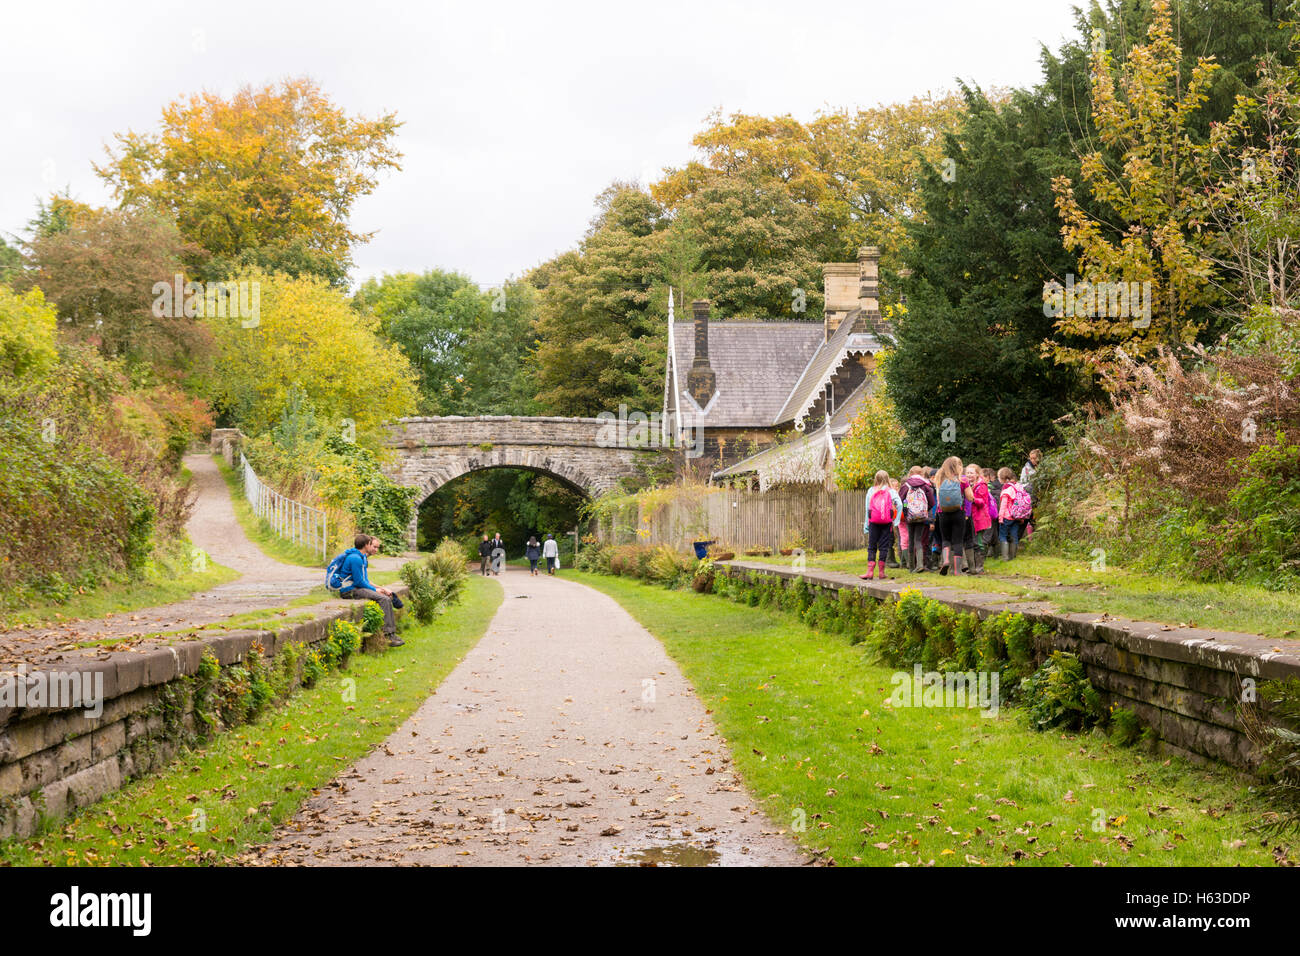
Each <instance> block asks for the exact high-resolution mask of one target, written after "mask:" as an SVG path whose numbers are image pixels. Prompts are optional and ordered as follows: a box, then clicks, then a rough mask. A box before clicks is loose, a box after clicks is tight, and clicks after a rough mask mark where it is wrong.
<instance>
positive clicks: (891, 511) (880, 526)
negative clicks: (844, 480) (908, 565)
mask: <svg viewBox="0 0 1300 956" xmlns="http://www.w3.org/2000/svg"><path fill="white" fill-rule="evenodd" d="M897 501H898V492H896V491H894V489H893V488H891V487H890V486H889V472H887V471H878V472H876V480H875V481H874V482H873V483H872V485H871V488H870V490H869V491H868V492H867V518H866V521H864V522H863V523H862V533H863V534H865V535H866V536H867V563H868V565H869V568H870V570H869V571H868V573H866V574H859V575H858V577H860V578H862V580H864V581H870V580H871V579H872V578H874V577H875V576H876V572H877V571H879V572H880V580H882V581H884V580H887V576H886V575H885V562H886V561H887V560H889V550H890V548H891V547H893V543H894V522H895V520H896V519H897V518H898V514H899V510H900V506H899V505H898V504H896V502H897Z"/></svg>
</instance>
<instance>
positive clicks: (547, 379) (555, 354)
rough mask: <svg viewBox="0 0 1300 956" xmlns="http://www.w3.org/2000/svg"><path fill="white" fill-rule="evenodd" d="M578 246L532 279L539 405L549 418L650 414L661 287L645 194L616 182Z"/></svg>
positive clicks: (661, 354) (658, 395)
mask: <svg viewBox="0 0 1300 956" xmlns="http://www.w3.org/2000/svg"><path fill="white" fill-rule="evenodd" d="M597 206H598V210H599V212H598V214H597V215H596V217H595V218H594V219H593V220H592V224H591V227H590V228H589V229H588V231H587V235H586V236H585V237H584V238H583V240H582V242H581V243H580V245H579V247H578V248H577V249H576V250H573V251H571V252H567V253H564V254H563V255H561V256H559V257H557V259H555V260H553V261H552V262H551V263H549V264H546V265H544V266H543V267H541V268H540V269H538V270H535V272H534V273H532V274H531V275H530V277H529V278H530V280H531V281H533V282H534V283H535V284H538V285H539V286H540V293H541V305H540V310H539V315H538V319H537V323H536V331H537V338H538V340H539V344H538V346H537V351H536V352H535V353H534V355H533V358H532V360H531V364H532V366H533V368H534V369H535V374H536V383H537V388H538V392H537V396H536V398H537V402H538V403H539V406H540V407H541V409H543V410H544V411H546V412H548V413H550V414H555V415H583V416H587V415H596V414H598V413H599V412H602V411H607V410H617V408H618V406H619V404H620V403H621V402H626V403H627V404H628V405H629V406H630V407H631V408H633V409H640V410H643V411H644V410H653V409H657V408H658V407H659V404H660V402H661V400H662V391H661V389H662V382H663V367H664V360H665V357H666V356H665V349H666V345H667V335H666V331H665V329H664V316H663V315H662V314H661V313H657V312H656V311H655V310H654V309H653V307H652V293H653V291H654V289H655V288H656V286H658V285H660V284H662V278H661V277H662V271H661V262H660V259H659V255H658V249H657V242H656V240H657V234H658V232H659V230H660V229H661V228H662V226H661V220H662V217H663V210H662V208H661V207H660V206H659V204H658V203H656V202H655V201H654V200H653V199H652V198H651V197H650V196H649V195H648V194H647V193H645V192H644V191H642V190H641V189H639V188H637V187H635V186H632V185H628V184H626V183H615V184H614V185H612V186H610V187H609V188H608V189H606V190H605V192H604V193H602V194H601V196H600V197H599V199H598V200H597Z"/></svg>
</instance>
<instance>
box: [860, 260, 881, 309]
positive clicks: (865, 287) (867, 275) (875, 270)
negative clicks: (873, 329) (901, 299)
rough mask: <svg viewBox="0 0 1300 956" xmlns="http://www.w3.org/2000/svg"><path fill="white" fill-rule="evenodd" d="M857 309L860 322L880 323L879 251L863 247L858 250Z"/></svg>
mask: <svg viewBox="0 0 1300 956" xmlns="http://www.w3.org/2000/svg"><path fill="white" fill-rule="evenodd" d="M858 283H859V284H858V308H859V309H861V310H862V321H863V322H864V323H870V324H871V325H873V326H874V325H878V324H879V323H880V249H879V248H878V247H876V246H863V247H862V248H861V249H859V250H858Z"/></svg>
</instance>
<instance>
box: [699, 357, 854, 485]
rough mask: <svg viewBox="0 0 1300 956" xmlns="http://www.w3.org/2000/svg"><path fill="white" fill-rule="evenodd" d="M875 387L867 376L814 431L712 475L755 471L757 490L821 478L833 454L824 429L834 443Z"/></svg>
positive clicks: (737, 474) (717, 476) (721, 476)
mask: <svg viewBox="0 0 1300 956" xmlns="http://www.w3.org/2000/svg"><path fill="white" fill-rule="evenodd" d="M875 387H876V377H875V376H874V375H873V376H870V377H869V378H867V380H866V381H865V382H863V383H862V384H861V385H859V386H858V387H857V388H855V389H854V390H853V393H852V394H851V395H850V396H849V397H848V398H847V399H846V400H845V401H843V402H842V403H841V404H840V406H839V408H837V409H836V410H835V414H834V415H832V416H831V420H830V422H829V423H827V424H826V425H823V426H822V427H821V428H819V429H817V430H816V431H811V432H808V433H807V434H806V435H800V436H798V437H797V438H794V439H793V440H791V441H787V442H783V443H781V444H778V445H773V446H772V447H770V448H765V449H763V450H762V451H760V452H758V453H757V454H754V455H750V456H749V457H748V458H745V459H742V460H741V461H738V462H736V463H735V464H734V465H732V466H730V467H729V468H723V469H722V470H721V471H717V472H714V474H713V478H715V479H717V478H734V477H737V476H740V475H749V474H757V475H758V484H759V490H760V491H766V490H767V489H768V488H769V487H771V486H772V485H774V484H779V483H783V482H784V483H791V482H792V483H796V484H798V483H806V482H813V483H816V482H820V481H824V480H825V479H826V477H827V475H828V472H829V466H830V461H829V460H828V459H833V455H830V454H828V453H829V452H830V449H829V448H828V447H827V440H826V438H827V434H826V433H827V430H828V429H829V431H830V438H831V440H832V441H834V442H836V443H838V442H839V441H840V439H842V438H843V437H844V435H845V433H846V432H847V431H848V430H849V425H850V424H851V423H852V422H853V418H854V416H856V415H857V413H858V409H860V408H861V407H862V403H863V401H865V400H866V397H867V396H868V395H870V394H871V393H872V391H873V390H874V389H875Z"/></svg>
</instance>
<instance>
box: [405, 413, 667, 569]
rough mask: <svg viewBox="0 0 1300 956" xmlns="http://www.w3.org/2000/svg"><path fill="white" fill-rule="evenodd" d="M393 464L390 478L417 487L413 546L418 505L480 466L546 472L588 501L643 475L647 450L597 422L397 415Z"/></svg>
mask: <svg viewBox="0 0 1300 956" xmlns="http://www.w3.org/2000/svg"><path fill="white" fill-rule="evenodd" d="M386 444H387V445H388V447H390V448H392V449H393V450H394V452H395V453H396V460H395V461H394V462H393V463H392V465H390V466H389V468H388V473H389V477H390V478H391V479H392V480H393V481H396V482H398V483H399V484H402V485H405V486H407V487H408V488H415V489H416V492H417V493H416V496H415V504H416V507H417V515H416V518H413V519H412V521H411V525H410V527H409V528H408V529H407V544H408V545H409V546H410V548H411V549H412V550H414V548H415V522H416V519H417V518H418V508H419V505H420V504H421V503H423V502H424V500H425V499H426V498H428V497H429V495H431V494H433V493H434V492H435V491H437V490H438V489H439V488H440V487H442V486H443V485H445V484H446V483H447V482H449V481H452V480H454V479H456V478H459V477H460V476H461V475H466V474H469V473H470V472H472V471H481V470H483V469H485V468H522V469H524V470H526V471H535V472H538V473H540V474H544V475H550V476H551V477H553V478H556V479H558V480H560V481H562V482H564V483H565V484H567V485H569V486H570V487H572V488H574V489H576V490H577V491H580V492H582V493H583V494H586V495H589V496H593V497H594V496H595V495H598V494H600V493H601V492H604V491H608V490H609V489H610V488H612V487H614V485H615V483H616V482H617V481H618V480H619V479H620V478H630V477H633V476H636V475H638V474H640V473H641V465H642V463H643V462H644V457H645V455H646V453H647V452H651V453H653V452H654V449H650V448H638V447H626V445H627V443H626V442H623V441H619V439H618V436H617V432H616V429H614V428H613V427H612V426H611V423H610V422H609V421H606V420H602V419H598V418H545V417H535V418H534V417H523V416H512V415H481V416H475V417H470V418H462V417H460V416H448V417H443V418H401V419H398V420H397V421H396V422H394V423H393V424H392V425H391V426H390V427H389V438H388V440H387V442H386Z"/></svg>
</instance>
